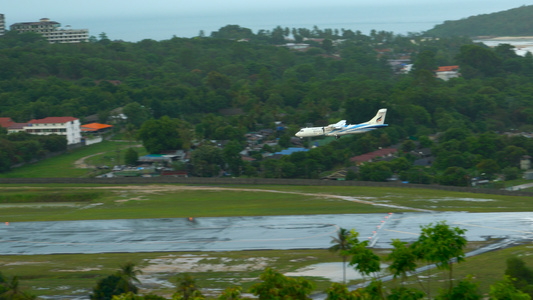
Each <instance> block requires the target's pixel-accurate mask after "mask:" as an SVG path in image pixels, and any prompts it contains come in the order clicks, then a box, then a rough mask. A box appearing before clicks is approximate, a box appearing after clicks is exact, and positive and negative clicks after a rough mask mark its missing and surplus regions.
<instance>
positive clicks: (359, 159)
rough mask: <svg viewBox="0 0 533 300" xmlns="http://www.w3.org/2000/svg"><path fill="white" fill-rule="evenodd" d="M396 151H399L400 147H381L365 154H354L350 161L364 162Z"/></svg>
mask: <svg viewBox="0 0 533 300" xmlns="http://www.w3.org/2000/svg"><path fill="white" fill-rule="evenodd" d="M396 152H398V149H394V148H387V149H380V150H377V151H374V152H369V153H365V154H363V155H359V156H354V157H352V158H350V161H351V162H356V163H363V162H368V161H371V160H372V159H374V158H376V157H382V156H387V155H389V154H392V153H396Z"/></svg>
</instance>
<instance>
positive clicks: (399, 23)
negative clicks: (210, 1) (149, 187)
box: [56, 3, 512, 42]
mask: <svg viewBox="0 0 533 300" xmlns="http://www.w3.org/2000/svg"><path fill="white" fill-rule="evenodd" d="M509 8H512V7H509ZM485 9H490V8H485ZM495 11H497V10H495ZM487 12H491V11H486V10H482V9H481V8H479V7H467V6H466V7H463V8H462V9H460V10H458V9H457V6H456V5H449V4H446V3H442V4H439V5H436V4H433V5H431V6H428V5H420V4H418V5H414V4H411V5H400V4H394V5H386V6H382V5H381V6H380V5H374V6H372V5H367V6H360V7H354V6H350V7H328V8H321V9H318V8H305V7H302V8H301V9H297V10H295V9H291V10H283V8H277V9H271V10H261V11H249V12H234V13H227V12H221V13H216V12H210V13H199V12H195V13H188V14H186V13H175V12H168V13H159V14H157V15H155V14H146V15H145V14H138V15H133V16H132V15H116V16H113V17H104V16H101V17H94V16H92V17H90V16H87V17H83V16H82V17H77V18H70V17H69V16H65V19H63V20H59V19H58V20H56V21H58V22H60V23H62V24H63V25H67V24H68V25H71V26H72V28H87V29H89V34H90V35H94V36H96V37H98V36H99V34H100V33H102V32H104V33H106V35H107V36H108V37H109V38H110V39H111V40H124V41H129V42H137V41H140V40H143V39H153V40H165V39H170V38H172V37H173V36H177V37H185V38H191V37H195V36H198V35H199V33H200V31H203V32H204V33H205V35H206V36H209V35H211V32H213V31H217V30H218V29H220V28H221V27H224V26H226V25H239V26H241V27H245V28H249V29H251V30H252V31H253V32H254V33H257V32H258V31H259V30H272V29H274V28H275V27H277V26H281V27H283V28H285V27H288V28H290V29H292V28H307V29H312V28H313V26H315V25H316V26H318V28H320V29H328V28H329V29H339V30H340V29H350V30H352V31H354V32H355V31H357V30H359V31H361V32H362V33H363V34H366V35H368V34H369V33H370V32H371V30H377V31H382V30H383V31H389V32H393V33H395V34H403V35H406V34H408V33H421V32H423V31H426V30H429V29H432V28H433V27H434V26H435V25H438V24H441V23H443V22H444V21H446V20H458V19H461V18H466V17H469V16H472V15H477V14H481V13H487Z"/></svg>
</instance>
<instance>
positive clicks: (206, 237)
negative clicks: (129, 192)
mask: <svg viewBox="0 0 533 300" xmlns="http://www.w3.org/2000/svg"><path fill="white" fill-rule="evenodd" d="M444 220H445V221H447V223H448V224H450V225H451V226H454V227H455V226H457V227H460V228H463V229H467V233H466V237H467V239H468V240H469V241H484V240H487V239H490V238H506V239H509V240H511V241H532V240H533V214H532V213H531V212H514V213H466V212H438V213H423V212H419V213H395V214H345V215H307V216H270V217H229V218H228V217H224V218H200V219H195V220H194V221H189V220H187V219H136V220H89V221H58V222H15V223H5V224H0V254H1V255H32V254H57V253H110V252H159V251H236V250H257V249H282V250H283V249H323V248H327V247H329V246H330V241H331V237H332V236H334V235H335V233H336V231H337V230H338V228H339V227H342V228H347V229H352V228H353V229H355V230H356V231H358V232H359V233H360V238H361V239H369V240H370V241H371V245H372V246H373V247H376V248H387V247H388V246H389V243H390V242H391V239H393V238H398V239H400V240H403V241H406V242H412V241H414V240H416V239H417V238H418V233H419V232H420V226H423V225H427V224H429V223H435V222H438V221H444Z"/></svg>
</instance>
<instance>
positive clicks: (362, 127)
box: [327, 124, 388, 135]
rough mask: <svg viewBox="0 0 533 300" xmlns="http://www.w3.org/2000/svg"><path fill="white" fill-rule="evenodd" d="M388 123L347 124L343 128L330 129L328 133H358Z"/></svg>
mask: <svg viewBox="0 0 533 300" xmlns="http://www.w3.org/2000/svg"><path fill="white" fill-rule="evenodd" d="M387 126H388V124H378V125H352V126H346V127H344V128H342V129H334V130H332V131H330V132H329V133H328V134H327V135H345V134H350V133H356V132H367V131H370V130H374V129H377V128H380V127H387Z"/></svg>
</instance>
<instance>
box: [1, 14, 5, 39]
mask: <svg viewBox="0 0 533 300" xmlns="http://www.w3.org/2000/svg"><path fill="white" fill-rule="evenodd" d="M5 32H6V19H5V17H4V14H0V36H2V35H4V33H5Z"/></svg>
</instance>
